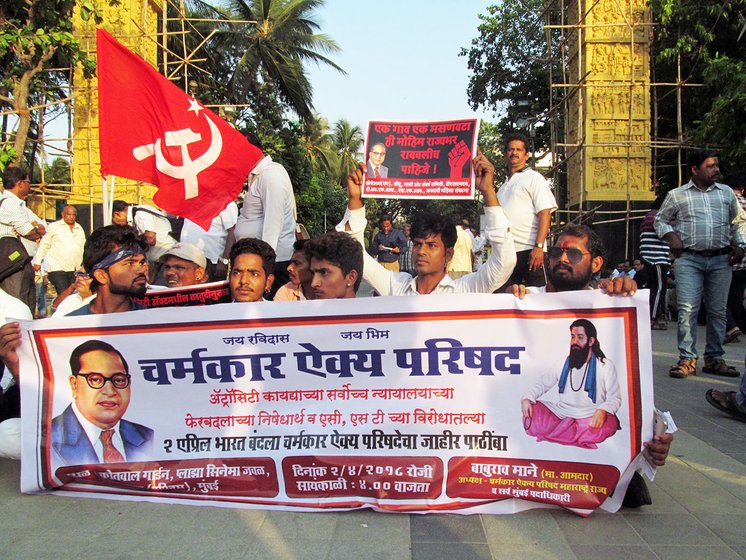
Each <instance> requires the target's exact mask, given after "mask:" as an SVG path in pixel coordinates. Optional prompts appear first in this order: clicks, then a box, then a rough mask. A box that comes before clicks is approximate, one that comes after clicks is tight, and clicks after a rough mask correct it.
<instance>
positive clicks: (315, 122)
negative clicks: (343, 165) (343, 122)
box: [301, 115, 339, 177]
mask: <svg viewBox="0 0 746 560" xmlns="http://www.w3.org/2000/svg"><path fill="white" fill-rule="evenodd" d="M301 135H302V138H303V142H304V143H305V146H306V156H307V157H308V159H309V161H310V162H311V166H312V168H313V170H314V171H317V172H321V173H327V174H328V175H330V176H332V177H336V175H337V170H338V168H339V156H338V154H337V148H336V147H335V145H334V142H333V138H332V135H331V134H330V133H329V121H327V119H326V117H322V116H320V115H314V116H313V118H311V120H309V121H306V122H304V123H303V125H302V127H301Z"/></svg>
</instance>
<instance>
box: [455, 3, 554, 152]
mask: <svg viewBox="0 0 746 560" xmlns="http://www.w3.org/2000/svg"><path fill="white" fill-rule="evenodd" d="M543 9H544V0H526V1H522V2H517V1H515V0H506V1H504V2H502V3H500V4H497V5H493V6H488V7H487V14H480V15H479V19H480V20H481V21H482V23H481V24H480V25H479V28H478V31H479V36H478V37H476V38H475V39H473V40H472V42H471V47H470V48H468V49H466V48H464V49H461V56H466V57H468V66H469V70H471V72H472V75H471V78H470V79H469V86H468V89H467V94H468V98H469V104H470V105H471V107H472V109H475V110H476V109H478V108H479V107H484V108H485V109H488V110H493V111H496V112H497V111H499V112H500V113H502V114H503V115H504V117H503V118H502V119H501V121H500V122H499V123H498V125H497V126H498V129H499V130H500V131H501V132H502V133H503V134H504V133H507V132H509V131H511V130H513V129H515V124H514V122H515V118H516V117H517V116H518V115H520V114H521V113H525V112H526V109H524V108H522V107H519V105H518V101H519V100H526V101H528V102H529V108H530V109H529V110H528V112H529V113H531V114H532V115H533V116H536V117H540V118H539V122H538V123H537V126H536V131H537V147H538V148H539V149H543V148H546V147H548V146H549V127H548V126H547V125H546V123H545V119H544V118H541V116H542V115H544V116H545V115H546V114H547V112H548V110H549V96H550V90H549V69H550V65H549V63H548V61H547V60H548V59H547V54H546V50H547V47H546V38H545V35H544V22H543V20H542V13H543ZM553 33H554V32H553ZM553 44H555V45H556V44H558V43H557V42H556V41H555V42H554V43H553ZM555 54H557V53H555ZM554 60H558V58H557V57H555V58H554ZM557 71H559V70H558V69H557Z"/></svg>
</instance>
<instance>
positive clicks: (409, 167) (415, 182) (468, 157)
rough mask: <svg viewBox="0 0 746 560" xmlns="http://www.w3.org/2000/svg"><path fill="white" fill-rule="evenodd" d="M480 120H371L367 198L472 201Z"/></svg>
mask: <svg viewBox="0 0 746 560" xmlns="http://www.w3.org/2000/svg"><path fill="white" fill-rule="evenodd" d="M478 136H479V119H462V120H452V121H433V122H389V121H371V122H370V123H368V134H367V136H366V142H365V161H366V168H367V171H366V174H365V181H364V183H363V192H362V195H363V197H369V198H413V199H429V198H459V199H468V198H473V197H474V171H473V168H472V165H471V162H472V160H473V159H474V157H476V152H477V138H478Z"/></svg>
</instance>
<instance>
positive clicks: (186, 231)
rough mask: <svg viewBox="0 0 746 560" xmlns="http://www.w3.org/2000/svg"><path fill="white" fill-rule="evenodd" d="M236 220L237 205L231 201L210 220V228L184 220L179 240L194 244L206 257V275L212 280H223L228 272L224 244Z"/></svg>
mask: <svg viewBox="0 0 746 560" xmlns="http://www.w3.org/2000/svg"><path fill="white" fill-rule="evenodd" d="M237 221H238V206H237V205H236V203H235V202H231V203H230V204H228V206H226V207H225V209H224V210H223V211H222V212H220V214H218V215H217V216H215V218H213V220H212V222H210V229H208V230H207V231H205V230H203V229H202V228H201V227H200V226H198V225H197V224H195V223H194V222H192V221H191V220H189V219H185V220H184V227H183V228H182V230H181V238H180V241H181V242H182V243H191V244H192V245H196V246H197V247H199V248H200V249H202V251H204V253H205V257H206V258H207V276H208V277H209V279H210V280H212V281H217V280H225V278H226V276H227V274H228V258H227V255H226V252H225V245H226V243H227V241H228V235H229V233H231V232H232V231H233V228H234V227H235V226H236V222H237Z"/></svg>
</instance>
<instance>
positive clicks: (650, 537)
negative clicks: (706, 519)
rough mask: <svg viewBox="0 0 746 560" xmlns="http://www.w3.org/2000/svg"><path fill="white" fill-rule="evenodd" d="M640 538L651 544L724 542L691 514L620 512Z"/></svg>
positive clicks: (710, 544)
mask: <svg viewBox="0 0 746 560" xmlns="http://www.w3.org/2000/svg"><path fill="white" fill-rule="evenodd" d="M622 515H623V516H624V518H625V519H626V520H627V521H628V522H629V524H630V525H632V527H634V529H635V530H636V531H637V532H638V533H639V534H640V536H641V537H642V539H643V540H644V541H645V542H646V543H647V544H648V545H650V546H651V547H652V546H653V545H667V544H670V543H676V544H678V545H698V546H723V545H724V544H725V543H724V542H723V541H722V539H720V538H719V537H718V536H717V535H715V534H714V533H713V532H712V531H710V530H709V529H708V528H707V527H705V526H704V525H703V524H702V523H701V522H700V521H699V520H698V519H696V518H695V517H694V516H692V515H684V514H677V513H656V514H652V515H639V514H627V513H625V514H622Z"/></svg>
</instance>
